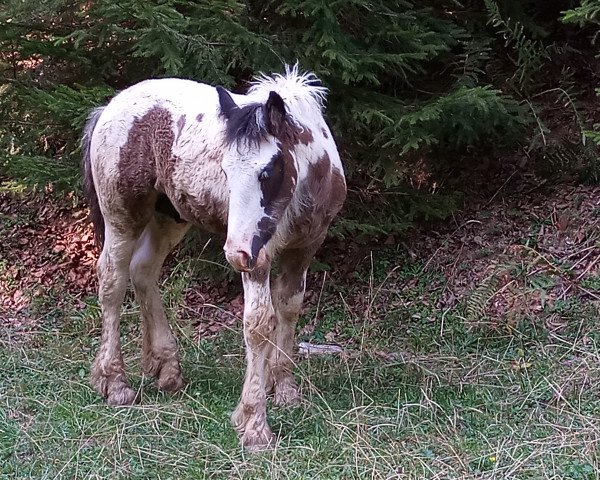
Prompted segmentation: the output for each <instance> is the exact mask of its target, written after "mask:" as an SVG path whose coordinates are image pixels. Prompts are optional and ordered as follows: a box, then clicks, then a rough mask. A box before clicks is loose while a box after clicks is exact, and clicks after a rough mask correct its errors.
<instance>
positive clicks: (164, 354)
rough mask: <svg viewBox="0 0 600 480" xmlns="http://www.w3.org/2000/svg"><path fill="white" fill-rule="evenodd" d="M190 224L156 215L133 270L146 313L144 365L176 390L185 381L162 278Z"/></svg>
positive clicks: (162, 384) (166, 386)
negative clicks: (160, 284)
mask: <svg viewBox="0 0 600 480" xmlns="http://www.w3.org/2000/svg"><path fill="white" fill-rule="evenodd" d="M188 229H189V224H186V223H176V222H175V221H173V220H171V219H169V218H168V217H163V216H160V215H155V217H154V218H153V219H152V220H151V221H150V222H149V223H148V225H147V226H146V228H145V229H144V231H143V233H142V235H141V237H140V238H139V240H138V241H137V243H136V246H135V251H134V253H133V258H132V260H131V265H130V267H129V271H130V274H131V280H132V283H133V288H134V291H135V296H136V299H137V301H138V303H139V304H140V309H141V316H142V332H143V333H142V334H143V339H142V368H143V369H144V372H145V373H146V374H147V375H151V376H154V377H156V381H157V386H158V388H159V389H161V390H165V391H169V392H175V391H177V390H179V389H181V388H182V387H183V386H184V384H185V381H184V379H183V377H182V375H181V367H180V365H179V353H178V351H177V342H176V340H175V336H174V335H173V332H172V331H171V329H170V327H169V323H168V320H167V317H166V315H165V310H164V308H163V305H162V301H161V297H160V292H159V289H158V280H159V277H160V271H161V268H162V265H163V262H164V260H165V258H166V257H167V255H168V254H169V252H170V251H171V250H172V249H173V248H174V247H175V245H177V244H178V243H179V242H180V241H181V239H182V238H183V237H184V235H185V233H186V232H187V231H188Z"/></svg>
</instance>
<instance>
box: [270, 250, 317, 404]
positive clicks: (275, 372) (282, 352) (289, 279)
mask: <svg viewBox="0 0 600 480" xmlns="http://www.w3.org/2000/svg"><path fill="white" fill-rule="evenodd" d="M319 244H320V242H319ZM317 248H318V245H312V246H311V247H309V248H302V249H293V250H285V251H283V252H282V253H281V256H280V261H279V265H280V274H279V276H278V277H277V279H276V280H275V282H274V285H273V294H272V297H273V306H274V307H275V313H276V315H277V319H278V323H277V329H276V331H275V344H276V347H275V348H273V350H272V353H271V359H270V366H271V376H270V385H269V386H270V387H271V389H272V390H274V392H275V396H274V399H273V400H274V402H275V403H276V404H277V405H293V404H296V403H298V402H299V401H300V400H301V395H300V392H299V390H298V385H297V384H296V381H295V380H294V375H293V374H292V368H293V364H294V362H293V358H292V355H293V348H294V340H295V331H296V323H297V322H298V317H299V315H300V309H301V308H302V301H303V299H304V290H305V288H306V271H307V269H308V266H309V265H310V262H311V260H312V258H313V256H314V254H315V252H316V250H317Z"/></svg>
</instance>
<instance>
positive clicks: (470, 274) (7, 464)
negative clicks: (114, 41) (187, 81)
mask: <svg viewBox="0 0 600 480" xmlns="http://www.w3.org/2000/svg"><path fill="white" fill-rule="evenodd" d="M0 180H1V182H0V212H2V213H1V214H0V239H1V242H0V332H1V333H0V365H1V367H0V371H1V372H2V373H1V374H0V478H19V479H20V478H52V479H61V478H65V479H66V478H68V479H74V478H90V479H100V478H102V479H120V478H123V479H145V480H146V479H155V478H156V479H186V478H215V479H217V478H248V479H262V478H286V479H287V478H323V479H333V478H343V479H348V478H377V479H380V478H381V479H391V478H398V479H404V478H406V479H409V478H411V479H422V478H429V479H476V478H478V479H479V478H486V479H525V478H528V479H529V478H530V479H565V478H569V479H586V480H587V479H598V478H600V466H599V465H600V331H599V329H598V318H599V314H600V187H598V186H595V187H592V186H583V185H578V184H575V183H566V184H561V185H557V186H554V187H546V186H542V187H540V188H538V187H534V188H531V189H529V188H525V189H520V190H519V191H509V190H508V189H506V190H502V191H500V190H498V191H497V192H496V194H494V195H493V196H491V197H489V198H484V199H480V200H478V201H473V202H471V203H470V205H468V207H467V208H465V209H464V210H463V211H462V212H460V214H456V215H455V216H454V217H453V218H452V219H451V221H446V222H444V223H443V224H435V225H429V226H428V227H427V228H421V229H419V230H416V231H413V232H411V233H409V234H407V235H406V237H405V238H403V239H402V240H401V241H400V240H398V239H395V238H391V239H387V241H385V242H381V244H377V245H373V244H371V245H367V244H356V243H352V242H349V241H330V242H328V243H327V245H325V246H324V248H323V250H322V251H321V252H320V254H319V256H318V261H316V262H315V263H314V265H313V268H312V272H311V274H310V281H309V284H308V292H307V300H306V306H305V309H304V311H303V315H302V318H301V320H300V325H299V340H301V341H307V342H312V343H334V344H337V345H339V346H341V347H342V353H341V354H337V355H323V356H308V357H300V356H299V357H298V359H297V369H296V375H297V378H298V380H299V383H300V385H301V388H302V391H303V395H304V400H303V402H302V403H301V405H299V406H297V407H294V408H289V409H285V408H279V407H275V406H273V405H270V406H269V411H268V417H269V421H270V423H271V425H272V427H273V429H274V430H275V431H276V433H277V434H278V438H279V442H278V444H277V446H276V448H275V449H274V450H273V451H270V452H266V453H262V454H254V455H250V454H247V453H245V452H244V451H243V450H242V449H241V448H240V446H239V443H238V440H237V437H236V435H235V433H234V431H233V429H232V428H231V427H230V424H229V415H230V414H231V412H232V410H233V409H234V407H235V405H236V402H237V400H238V397H239V394H240V390H241V385H242V376H243V371H244V351H243V341H242V336H241V328H240V316H241V308H242V302H241V296H240V294H241V287H240V284H239V280H237V279H235V277H234V276H232V275H231V274H230V273H229V270H228V269H227V267H226V266H224V265H221V264H218V262H217V264H215V263H212V262H211V261H208V260H206V259H203V257H202V256H198V255H195V254H194V253H195V252H197V251H198V250H202V248H203V247H202V246H203V245H204V243H203V242H204V241H203V240H201V239H199V238H197V237H196V238H193V239H191V240H188V241H187V242H186V243H185V244H184V245H183V246H182V247H180V248H179V250H178V251H177V252H176V253H175V254H174V255H173V256H172V257H171V258H170V259H169V260H168V268H166V269H165V274H164V277H163V279H162V281H161V283H162V288H163V291H164V298H165V304H166V306H167V309H168V312H169V317H170V318H171V320H172V325H173V328H174V330H175V332H176V334H177V336H178V338H179V341H180V346H181V349H182V363H183V369H184V374H185V376H186V378H187V380H188V382H189V383H188V385H187V386H186V388H185V389H184V391H183V392H181V393H179V394H177V395H174V396H172V395H164V394H162V393H160V392H158V391H157V390H156V389H155V387H154V385H153V382H152V379H149V378H145V377H143V376H142V375H141V373H140V353H139V346H140V335H139V333H140V332H139V318H138V315H139V309H138V307H137V305H136V304H135V302H134V301H133V299H132V296H131V295H130V294H128V297H127V300H126V304H125V309H124V319H123V335H122V339H123V349H124V355H125V360H126V364H127V366H128V369H129V372H130V380H131V383H132V385H133V386H134V387H135V388H137V389H139V391H140V394H141V399H142V401H141V403H140V404H139V405H136V406H133V407H127V408H115V407H108V406H106V405H104V404H103V403H102V400H101V399H100V398H99V397H98V395H97V394H96V393H95V392H94V391H93V390H92V389H91V387H90V386H89V381H88V377H89V366H90V362H91V360H92V358H93V356H94V353H95V350H96V348H97V346H98V338H99V332H100V314H99V308H98V303H97V298H96V294H95V287H96V281H95V277H94V272H93V265H94V262H95V258H96V255H97V252H96V249H95V246H94V243H93V236H92V233H91V230H90V227H89V223H88V221H87V212H86V210H85V208H84V207H83V206H82V205H81V204H80V202H79V200H78V199H77V197H76V196H74V195H66V196H65V195H56V194H55V193H53V192H52V191H51V188H50V187H48V188H46V189H45V190H43V191H40V190H37V191H34V190H32V189H29V188H26V187H24V186H22V185H20V184H18V183H16V182H11V181H9V180H7V179H0ZM211 248H212V249H215V248H216V250H218V247H216V243H215V242H212V243H209V244H208V247H207V248H206V250H210V249H211Z"/></svg>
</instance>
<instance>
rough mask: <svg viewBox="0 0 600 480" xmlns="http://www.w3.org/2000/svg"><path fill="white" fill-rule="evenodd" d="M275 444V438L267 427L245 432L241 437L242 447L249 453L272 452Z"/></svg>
mask: <svg viewBox="0 0 600 480" xmlns="http://www.w3.org/2000/svg"><path fill="white" fill-rule="evenodd" d="M276 443H277V437H275V434H274V433H273V432H272V431H271V429H270V428H269V427H268V426H265V427H264V428H263V429H262V430H246V431H245V432H244V434H243V435H242V446H243V447H244V449H246V450H247V451H249V452H251V453H257V452H264V451H267V450H272V449H273V448H275V444H276Z"/></svg>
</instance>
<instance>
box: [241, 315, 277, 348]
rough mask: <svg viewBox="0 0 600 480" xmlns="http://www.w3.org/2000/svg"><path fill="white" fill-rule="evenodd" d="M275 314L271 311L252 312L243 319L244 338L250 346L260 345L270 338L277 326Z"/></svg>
mask: <svg viewBox="0 0 600 480" xmlns="http://www.w3.org/2000/svg"><path fill="white" fill-rule="evenodd" d="M277 322H278V320H277V316H276V315H275V314H273V312H272V311H271V312H253V313H250V314H249V315H248V316H247V318H245V319H244V331H245V334H246V340H247V341H248V344H249V345H250V346H252V347H259V346H262V345H263V344H264V343H265V342H266V341H268V340H270V338H271V336H272V335H273V332H274V331H275V329H276V328H277Z"/></svg>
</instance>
